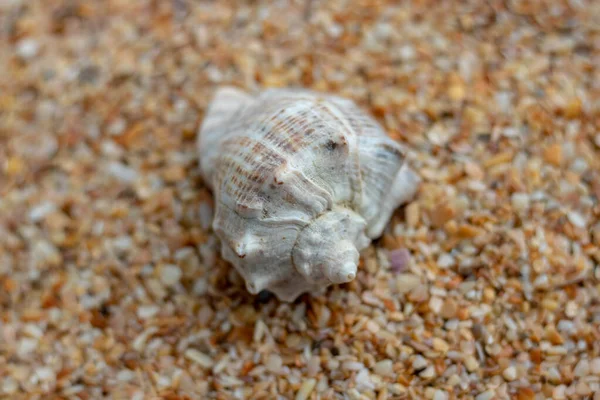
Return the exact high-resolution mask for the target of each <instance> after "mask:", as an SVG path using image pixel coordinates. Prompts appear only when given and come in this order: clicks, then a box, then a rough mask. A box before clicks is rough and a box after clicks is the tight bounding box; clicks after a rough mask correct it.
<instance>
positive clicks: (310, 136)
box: [198, 87, 420, 301]
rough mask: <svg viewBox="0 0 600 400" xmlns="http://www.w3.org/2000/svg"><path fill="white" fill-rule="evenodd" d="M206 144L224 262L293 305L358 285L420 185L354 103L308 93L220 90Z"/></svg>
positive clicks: (202, 143)
mask: <svg viewBox="0 0 600 400" xmlns="http://www.w3.org/2000/svg"><path fill="white" fill-rule="evenodd" d="M198 148H199V154H200V168H201V172H202V175H203V178H204V180H205V181H206V183H207V184H208V185H209V186H210V188H211V189H212V191H213V193H214V196H215V204H216V208H215V218H214V221H213V228H214V230H215V232H216V234H217V236H218V237H219V238H220V240H221V246H222V255H223V257H224V258H225V259H226V260H227V261H229V262H230V263H232V264H233V265H234V266H235V268H236V269H237V270H238V271H239V273H240V274H241V275H242V277H243V278H244V280H245V281H246V287H247V289H248V291H250V292H251V293H254V294H255V293H258V292H259V291H261V290H263V289H268V290H270V291H271V292H273V293H275V295H277V297H278V298H280V299H281V300H285V301H292V300H294V299H295V298H296V297H298V296H299V295H300V294H302V293H304V292H310V291H316V290H318V289H321V288H323V287H326V286H328V285H330V284H332V283H343V282H348V281H351V280H353V279H354V278H355V276H356V270H357V266H358V262H359V254H360V251H361V250H363V249H364V248H365V247H367V246H368V245H369V244H370V242H371V240H372V239H374V238H377V237H379V236H380V235H381V234H382V231H383V229H384V228H385V226H386V224H387V222H388V220H389V219H390V217H391V215H392V213H393V212H394V210H395V209H396V208H397V207H398V206H399V205H400V204H402V203H405V202H407V201H409V200H410V199H411V197H412V196H413V195H414V194H415V192H416V190H417V187H418V183H419V181H420V180H419V178H418V176H417V175H416V174H415V173H414V172H412V171H411V169H410V168H409V167H408V166H407V164H406V163H405V162H404V160H405V157H404V153H403V151H402V148H401V147H400V145H399V144H398V143H396V142H394V141H393V140H391V139H390V138H389V137H388V136H387V135H386V134H385V133H384V131H383V130H382V129H381V127H380V126H379V125H378V124H377V123H376V122H375V121H374V120H373V119H372V118H370V117H369V116H368V115H366V114H365V113H364V112H363V111H361V110H360V109H359V108H358V107H357V106H356V105H355V104H354V103H353V102H352V101H349V100H346V99H343V98H340V97H337V96H332V95H326V94H321V93H316V92H312V91H308V90H290V89H268V90H265V91H263V92H260V93H258V94H257V95H256V96H251V95H249V94H247V93H245V92H242V91H240V90H238V89H235V88H232V87H224V88H221V89H219V90H218V91H217V93H216V94H215V97H214V99H213V101H212V102H211V104H210V106H209V108H208V110H207V114H206V116H205V119H204V121H203V124H202V126H201V128H200V135H199V140H198Z"/></svg>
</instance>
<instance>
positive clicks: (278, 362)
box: [265, 353, 283, 374]
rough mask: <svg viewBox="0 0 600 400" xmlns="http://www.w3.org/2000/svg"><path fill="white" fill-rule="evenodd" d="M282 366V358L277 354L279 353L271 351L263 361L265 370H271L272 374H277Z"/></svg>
mask: <svg viewBox="0 0 600 400" xmlns="http://www.w3.org/2000/svg"><path fill="white" fill-rule="evenodd" d="M282 366H283V360H282V359H281V357H280V356H279V354H275V353H271V354H269V356H268V357H267V361H266V362H265V367H266V368H267V370H269V371H271V372H273V373H274V374H278V373H280V372H281V367H282Z"/></svg>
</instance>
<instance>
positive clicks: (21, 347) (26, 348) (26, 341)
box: [17, 338, 38, 357]
mask: <svg viewBox="0 0 600 400" xmlns="http://www.w3.org/2000/svg"><path fill="white" fill-rule="evenodd" d="M37 345H38V341H37V340H36V339H30V338H23V339H21V340H19V343H18V345H17V354H18V355H19V357H25V356H27V355H28V354H29V353H31V352H32V351H33V350H35V348H36V347H37Z"/></svg>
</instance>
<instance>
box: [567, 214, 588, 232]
mask: <svg viewBox="0 0 600 400" xmlns="http://www.w3.org/2000/svg"><path fill="white" fill-rule="evenodd" d="M567 218H568V219H569V222H570V223H572V224H573V225H575V226H576V227H578V228H585V227H586V225H587V221H586V220H585V218H583V216H582V215H581V214H579V213H578V212H575V211H570V212H568V213H567Z"/></svg>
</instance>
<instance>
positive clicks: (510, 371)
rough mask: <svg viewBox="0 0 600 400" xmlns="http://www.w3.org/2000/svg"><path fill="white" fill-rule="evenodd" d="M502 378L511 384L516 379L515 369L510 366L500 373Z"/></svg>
mask: <svg viewBox="0 0 600 400" xmlns="http://www.w3.org/2000/svg"><path fill="white" fill-rule="evenodd" d="M502 376H503V377H504V379H506V380H507V381H509V382H512V381H514V380H515V379H517V369H516V368H515V367H514V366H512V365H511V366H510V367H508V368H506V369H505V370H504V371H502Z"/></svg>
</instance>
